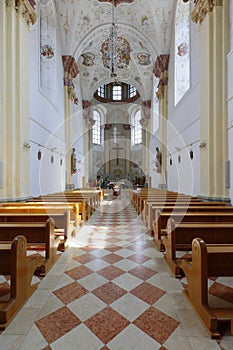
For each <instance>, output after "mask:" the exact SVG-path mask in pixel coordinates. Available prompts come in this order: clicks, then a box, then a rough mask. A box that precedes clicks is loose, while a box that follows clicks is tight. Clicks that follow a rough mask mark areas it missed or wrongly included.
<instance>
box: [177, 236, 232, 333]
mask: <svg viewBox="0 0 233 350" xmlns="http://www.w3.org/2000/svg"><path fill="white" fill-rule="evenodd" d="M181 267H182V269H183V271H184V273H185V276H186V278H187V281H188V287H187V289H186V290H185V291H184V293H185V295H186V296H187V298H188V300H189V301H190V303H191V304H192V306H193V307H194V309H195V310H196V312H197V313H198V315H199V316H200V318H201V320H202V322H203V324H204V325H205V326H206V328H207V330H208V332H209V333H210V334H211V337H212V338H215V339H217V338H220V332H219V323H220V322H231V334H232V335H233V307H232V308H230V307H229V308H224V307H221V308H220V307H219V308H218V307H213V306H212V307H210V306H209V303H208V277H218V276H233V245H232V244H231V245H223V244H221V245H209V244H205V242H204V241H203V240H202V239H201V238H196V239H194V240H193V242H192V262H189V261H187V260H182V262H181ZM232 301H233V295H232Z"/></svg>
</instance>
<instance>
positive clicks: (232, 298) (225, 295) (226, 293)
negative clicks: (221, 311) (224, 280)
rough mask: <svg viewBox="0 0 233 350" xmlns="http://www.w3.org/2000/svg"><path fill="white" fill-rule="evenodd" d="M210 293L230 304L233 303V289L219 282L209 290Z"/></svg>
mask: <svg viewBox="0 0 233 350" xmlns="http://www.w3.org/2000/svg"><path fill="white" fill-rule="evenodd" d="M232 269H233V267H232ZM209 293H210V294H212V295H214V296H215V297H218V298H221V299H224V300H226V301H228V302H230V303H233V295H232V288H230V287H228V286H225V285H223V284H220V283H218V282H214V283H213V284H212V286H211V287H210V288H209Z"/></svg>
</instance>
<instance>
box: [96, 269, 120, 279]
mask: <svg viewBox="0 0 233 350" xmlns="http://www.w3.org/2000/svg"><path fill="white" fill-rule="evenodd" d="M123 273H124V271H122V270H121V269H119V268H118V267H115V266H108V267H105V268H104V269H102V270H100V271H98V274H99V275H101V276H103V277H105V278H106V279H108V280H109V281H111V280H113V279H114V278H116V277H119V276H120V275H122V274H123Z"/></svg>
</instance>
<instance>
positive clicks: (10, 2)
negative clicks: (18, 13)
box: [5, 0, 15, 7]
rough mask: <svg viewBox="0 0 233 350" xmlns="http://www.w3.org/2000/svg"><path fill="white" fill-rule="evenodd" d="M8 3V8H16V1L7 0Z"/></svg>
mask: <svg viewBox="0 0 233 350" xmlns="http://www.w3.org/2000/svg"><path fill="white" fill-rule="evenodd" d="M5 1H6V7H14V5H15V0H5Z"/></svg>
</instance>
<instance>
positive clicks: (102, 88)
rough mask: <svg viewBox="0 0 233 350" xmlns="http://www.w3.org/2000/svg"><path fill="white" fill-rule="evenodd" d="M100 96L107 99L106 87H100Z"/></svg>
mask: <svg viewBox="0 0 233 350" xmlns="http://www.w3.org/2000/svg"><path fill="white" fill-rule="evenodd" d="M98 95H99V96H100V97H103V98H104V97H105V85H100V87H99V88H98Z"/></svg>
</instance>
